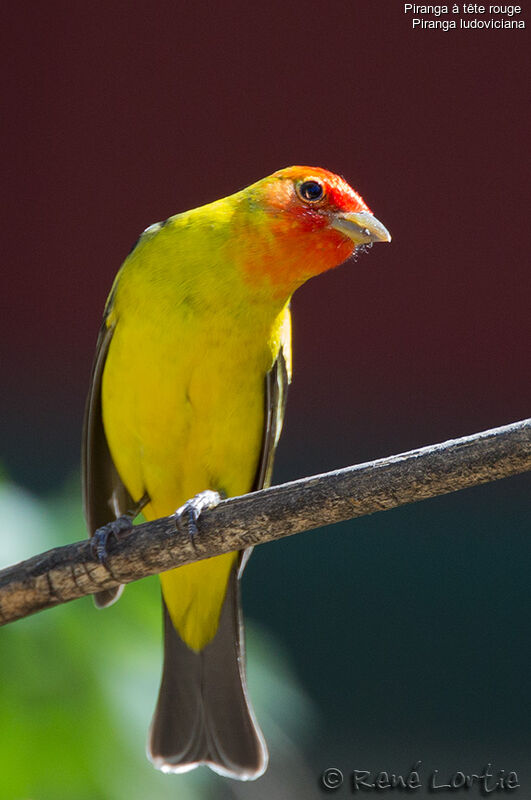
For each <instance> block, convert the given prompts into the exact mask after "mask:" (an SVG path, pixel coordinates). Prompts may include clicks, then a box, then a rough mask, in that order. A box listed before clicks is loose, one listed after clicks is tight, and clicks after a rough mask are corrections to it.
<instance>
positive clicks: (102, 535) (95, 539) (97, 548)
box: [91, 492, 149, 564]
mask: <svg viewBox="0 0 531 800" xmlns="http://www.w3.org/2000/svg"><path fill="white" fill-rule="evenodd" d="M147 503H149V495H148V493H147V492H145V493H144V494H143V495H142V498H141V499H140V500H139V502H138V503H137V504H136V505H135V506H134V508H132V509H130V510H129V511H126V512H125V514H121V515H120V516H119V517H117V519H113V520H112V522H108V523H107V524H106V525H102V527H101V528H98V529H97V530H95V531H94V533H93V534H92V540H91V545H92V552H93V553H94V555H95V556H96V557H97V559H98V561H99V562H100V564H105V562H106V561H107V545H108V543H109V539H114V540H115V541H119V539H121V538H122V537H123V536H124V535H125V534H127V533H129V532H130V530H131V528H132V527H133V520H134V519H135V517H137V516H138V515H139V514H140V512H141V511H142V509H143V508H144V506H145V505H147Z"/></svg>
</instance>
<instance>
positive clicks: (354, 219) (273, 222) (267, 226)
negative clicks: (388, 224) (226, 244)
mask: <svg viewBox="0 0 531 800" xmlns="http://www.w3.org/2000/svg"><path fill="white" fill-rule="evenodd" d="M246 191H247V192H248V199H249V204H250V205H249V210H250V211H251V213H252V211H253V208H254V209H258V208H259V209H260V210H261V211H262V212H263V213H262V214H261V215H260V217H261V222H260V224H259V227H260V228H262V229H263V230H264V233H265V232H266V231H267V240H268V242H269V244H268V247H267V249H268V251H269V252H268V263H266V264H264V265H263V268H264V269H265V270H266V272H267V274H268V277H269V278H270V280H271V281H272V282H273V284H274V285H278V286H279V288H280V287H282V289H284V288H286V287H289V288H291V290H293V289H294V288H296V286H299V285H300V284H301V283H303V282H304V281H305V280H307V279H308V278H310V277H312V276H313V275H318V274H319V273H321V272H324V271H326V270H328V269H331V268H332V267H335V266H337V265H338V264H341V263H342V262H343V261H345V259H347V258H348V257H349V256H350V255H351V254H352V253H353V252H354V250H355V249H356V247H358V246H362V245H371V244H372V243H373V242H376V241H390V239H391V237H390V235H389V232H388V231H387V230H386V228H384V226H383V225H382V224H381V222H379V221H378V220H377V219H376V218H375V217H374V216H373V214H372V212H371V210H370V209H369V207H368V206H367V204H366V203H365V202H364V200H363V199H362V197H360V195H359V194H358V193H357V192H355V191H354V189H353V188H352V187H351V186H349V184H348V183H347V182H346V181H345V180H344V179H343V178H341V177H340V176H339V175H335V174H334V173H332V172H329V171H328V170H325V169H322V168H320V167H288V168H286V169H281V170H279V171H278V172H275V173H274V174H273V175H270V176H269V177H268V178H264V179H263V180H261V181H259V182H258V183H255V184H254V185H253V186H250V187H249V189H248V190H246ZM255 255H256V254H255ZM248 269H252V271H253V272H254V274H255V276H256V267H255V268H252V266H251V264H249V265H248ZM259 269H260V267H259Z"/></svg>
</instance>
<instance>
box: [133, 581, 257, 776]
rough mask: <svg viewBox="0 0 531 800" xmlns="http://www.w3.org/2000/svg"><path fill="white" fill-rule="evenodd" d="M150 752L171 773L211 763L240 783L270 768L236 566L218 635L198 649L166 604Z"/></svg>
mask: <svg viewBox="0 0 531 800" xmlns="http://www.w3.org/2000/svg"><path fill="white" fill-rule="evenodd" d="M148 756H149V758H150V759H151V761H152V762H153V764H154V765H155V766H156V767H158V768H159V769H161V770H162V771H164V772H186V771H187V770H190V769H193V768H194V767H196V766H198V764H207V765H208V766H209V767H210V768H211V769H213V770H214V771H215V772H218V773H220V774H222V775H225V776H228V777H231V778H239V779H240V780H253V779H254V778H258V777H259V776H260V775H262V773H263V772H264V771H265V769H266V767H267V758H268V756H267V748H266V745H265V742H264V738H263V736H262V733H261V731H260V729H259V727H258V725H257V723H256V720H255V718H254V714H253V711H252V709H251V706H250V704H249V700H248V697H247V689H246V682H245V665H244V647H243V629H242V624H241V614H240V602H239V581H238V577H237V567H236V566H235V567H234V569H233V571H232V573H231V576H230V579H229V584H228V587H227V594H226V597H225V600H224V603H223V608H222V611H221V616H220V621H219V626H218V630H217V632H216V635H215V636H214V638H213V639H212V641H211V642H209V644H207V645H206V647H205V648H204V649H203V650H201V651H200V652H199V653H196V652H194V651H193V650H191V649H190V648H189V647H188V646H187V645H186V644H185V643H184V642H183V641H182V640H181V639H180V637H179V636H178V634H177V633H176V631H175V629H174V627H173V625H172V622H171V620H170V616H169V613H168V610H167V608H166V605H165V604H164V668H163V674H162V683H161V687H160V692H159V698H158V702H157V707H156V709H155V715H154V717H153V722H152V725H151V732H150V740H149V743H148Z"/></svg>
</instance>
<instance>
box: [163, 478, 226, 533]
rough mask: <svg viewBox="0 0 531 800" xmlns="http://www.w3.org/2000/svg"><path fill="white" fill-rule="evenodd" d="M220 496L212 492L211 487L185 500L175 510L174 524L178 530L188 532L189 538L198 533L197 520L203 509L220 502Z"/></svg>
mask: <svg viewBox="0 0 531 800" xmlns="http://www.w3.org/2000/svg"><path fill="white" fill-rule="evenodd" d="M222 499H223V498H222V496H221V495H220V493H219V492H213V491H212V490H211V489H206V490H205V491H204V492H199V494H196V496H195V497H192V499H191V500H187V501H186V503H184V505H182V506H181V507H180V508H178V509H177V511H176V512H175V526H176V528H177V529H178V530H180V531H184V530H186V532H187V533H188V536H189V537H190V539H192V540H193V539H194V537H195V536H196V535H197V534H198V532H199V531H198V528H197V521H198V519H199V517H200V515H201V514H202V513H203V511H209V510H210V509H211V508H215V507H216V506H217V505H218V504H219V503H221V500H222Z"/></svg>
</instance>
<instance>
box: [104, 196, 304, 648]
mask: <svg viewBox="0 0 531 800" xmlns="http://www.w3.org/2000/svg"><path fill="white" fill-rule="evenodd" d="M233 213H234V206H233V204H231V203H230V202H229V201H228V200H224V201H218V202H217V203H213V204H211V206H210V207H209V208H208V214H205V209H204V208H203V209H198V210H195V211H190V212H186V213H185V214H180V215H178V216H176V217H173V218H171V219H170V220H168V221H166V223H164V224H160V225H156V226H152V228H149V229H148V230H147V231H146V232H145V233H144V234H143V235H142V237H141V238H140V240H139V242H138V244H137V246H136V247H135V248H134V250H133V251H132V253H131V254H130V255H129V257H128V258H127V259H126V261H125V262H124V264H123V266H122V268H121V270H120V272H119V273H118V276H117V279H116V281H115V285H114V287H113V291H112V293H111V297H110V300H109V306H108V315H107V318H106V324H107V325H108V326H110V327H112V328H113V336H112V340H111V344H110V348H109V352H108V355H107V360H106V364H105V368H104V372H103V378H102V409H103V423H104V428H105V434H106V437H107V441H108V444H109V448H110V452H111V456H112V459H113V461H114V463H115V465H116V468H117V470H118V473H119V475H120V477H121V479H122V481H123V482H124V484H125V486H126V488H127V489H128V491H129V493H130V495H131V496H132V497H133V499H135V500H139V499H140V498H141V497H142V495H143V494H144V492H147V493H148V495H149V497H150V502H149V504H148V505H147V506H146V507H145V509H144V514H145V516H146V518H147V519H154V518H156V517H162V516H166V515H169V514H171V513H173V512H174V511H175V510H176V509H177V508H178V507H179V506H180V505H181V504H182V503H184V502H185V501H186V500H188V499H189V498H191V497H193V496H194V495H195V494H197V493H198V492H201V491H203V490H204V489H213V490H217V491H221V492H224V493H225V494H226V495H227V496H234V495H238V494H244V493H245V492H248V491H249V490H250V489H251V488H252V485H253V481H254V478H255V475H256V470H257V466H258V460H259V456H260V452H261V444H262V436H263V425H264V381H265V376H266V374H267V372H268V371H269V370H270V369H271V367H272V365H273V363H274V361H275V359H276V357H277V355H278V352H279V348H280V347H281V346H283V347H284V349H285V351H286V350H287V351H289V337H290V328H289V309H288V306H287V302H286V296H285V295H284V296H283V298H282V299H281V300H280V299H279V300H277V299H275V298H274V297H273V295H272V294H271V292H269V291H267V290H265V291H263V292H262V293H259V295H258V297H257V293H256V291H255V292H251V291H250V290H249V288H248V286H247V283H246V277H245V271H244V270H242V269H241V268H240V267H241V258H242V257H243V256H242V254H240V253H237V252H233V249H232V248H233V247H234V245H233V244H232V242H233V241H234V239H235V237H229V238H227V228H228V225H229V222H230V220H231V217H232V215H233ZM205 218H207V219H208V224H204V222H203V220H204V219H205ZM241 224H242V225H243V224H244V222H242V223H241ZM240 238H241V237H240ZM236 240H237V237H236ZM131 385H133V389H131ZM236 557H237V554H236V553H230V554H227V555H223V556H218V557H216V558H211V559H207V560H204V561H200V562H197V563H195V564H191V565H189V566H185V567H180V568H178V569H176V570H172V571H170V572H166V573H164V574H163V575H161V581H162V589H163V594H164V598H165V601H166V604H167V606H168V610H169V613H170V616H171V618H172V621H173V624H174V626H175V628H176V629H177V631H178V632H179V635H180V636H181V638H182V639H183V640H184V641H185V642H186V644H187V645H188V646H189V647H190V648H192V649H193V650H196V651H198V650H201V649H202V648H203V647H204V646H205V645H206V644H207V643H208V642H209V641H210V640H211V639H212V637H213V636H214V634H215V632H216V629H217V625H218V620H219V614H220V610H221V606H222V603H223V599H224V595H225V590H226V585H227V580H228V576H229V572H230V569H231V566H232V564H233V563H234V560H235V559H236Z"/></svg>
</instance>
